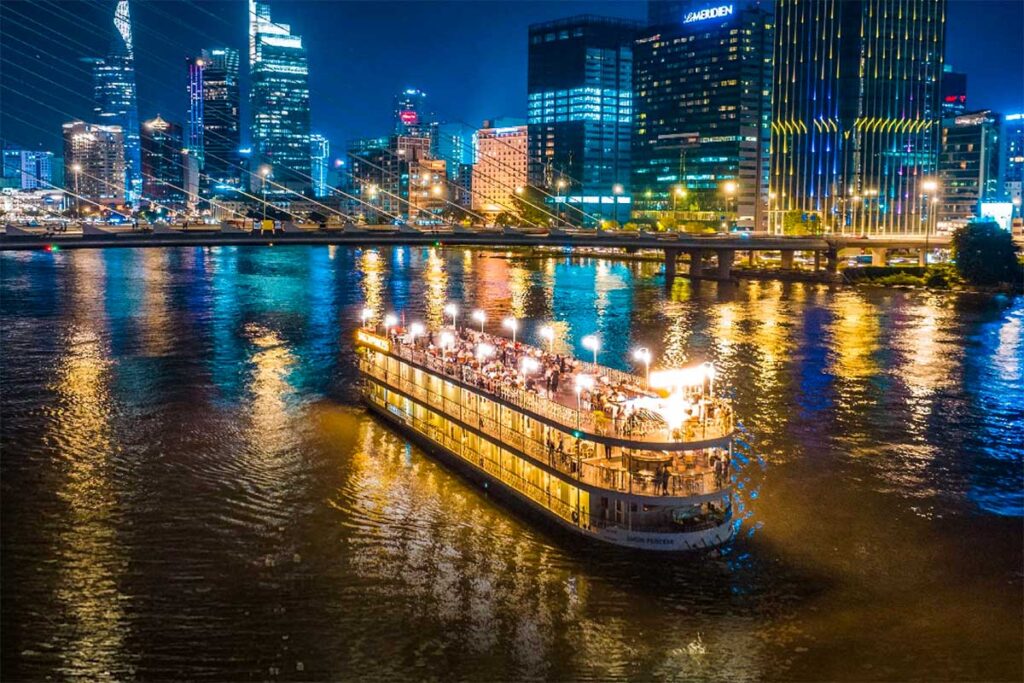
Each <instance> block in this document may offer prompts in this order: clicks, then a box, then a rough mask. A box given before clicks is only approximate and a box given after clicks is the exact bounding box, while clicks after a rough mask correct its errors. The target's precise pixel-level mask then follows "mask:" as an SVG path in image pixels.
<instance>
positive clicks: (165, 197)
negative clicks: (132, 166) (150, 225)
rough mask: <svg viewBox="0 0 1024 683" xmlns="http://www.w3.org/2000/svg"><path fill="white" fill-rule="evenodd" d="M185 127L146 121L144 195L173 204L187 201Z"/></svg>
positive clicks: (143, 170)
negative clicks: (183, 145)
mask: <svg viewBox="0 0 1024 683" xmlns="http://www.w3.org/2000/svg"><path fill="white" fill-rule="evenodd" d="M184 150H185V148H183V147H182V139H181V126H179V125H178V124H176V123H170V122H168V121H165V120H164V119H162V118H161V117H160V115H159V114H157V116H156V118H155V119H150V120H149V121H144V122H143V123H142V198H143V199H144V200H149V201H150V202H152V203H155V204H158V205H169V206H173V207H177V206H180V205H182V204H184V203H185V168H186V162H185V161H184V160H183V157H185V156H188V155H189V154H192V152H191V150H188V151H187V152H185V151H184Z"/></svg>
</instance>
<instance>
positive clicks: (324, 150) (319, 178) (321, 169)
mask: <svg viewBox="0 0 1024 683" xmlns="http://www.w3.org/2000/svg"><path fill="white" fill-rule="evenodd" d="M330 155H331V144H330V142H328V141H327V138H325V137H324V136H323V135H317V134H313V135H310V136H309V158H310V169H311V171H312V175H313V196H314V197H326V196H327V195H329V194H330V193H331V188H330V186H329V185H328V184H327V167H328V163H329V161H328V158H329V157H330Z"/></svg>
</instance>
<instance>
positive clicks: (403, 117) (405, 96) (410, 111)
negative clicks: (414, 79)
mask: <svg viewBox="0 0 1024 683" xmlns="http://www.w3.org/2000/svg"><path fill="white" fill-rule="evenodd" d="M433 123H434V115H433V114H431V113H430V112H429V111H428V110H427V94H426V93H425V92H423V91H422V90H420V89H418V88H406V89H405V90H403V91H402V92H400V93H398V94H397V95H395V135H428V134H429V132H430V126H431V124H433Z"/></svg>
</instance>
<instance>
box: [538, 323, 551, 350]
mask: <svg viewBox="0 0 1024 683" xmlns="http://www.w3.org/2000/svg"><path fill="white" fill-rule="evenodd" d="M539 334H540V336H541V339H543V340H544V341H546V342H547V343H548V353H554V352H555V330H554V329H553V328H552V327H551V326H550V325H545V326H544V327H542V328H540V332H539Z"/></svg>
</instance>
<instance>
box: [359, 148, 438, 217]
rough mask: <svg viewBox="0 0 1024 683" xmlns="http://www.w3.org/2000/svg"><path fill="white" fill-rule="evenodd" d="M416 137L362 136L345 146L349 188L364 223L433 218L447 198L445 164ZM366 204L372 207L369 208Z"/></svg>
mask: <svg viewBox="0 0 1024 683" xmlns="http://www.w3.org/2000/svg"><path fill="white" fill-rule="evenodd" d="M430 147H431V140H430V138H429V137H426V136H420V135H392V136H390V137H388V138H367V139H364V140H358V141H356V142H354V143H353V144H351V145H350V146H349V156H350V157H351V169H352V189H353V193H354V194H355V195H356V196H359V197H360V198H361V199H363V201H365V202H366V203H367V204H369V206H367V205H366V204H362V205H360V206H359V207H357V210H358V211H359V212H361V213H362V214H363V215H364V216H365V217H366V218H367V220H368V221H370V222H374V221H378V220H379V221H383V222H393V221H396V220H407V221H416V222H421V223H423V222H431V221H434V220H435V218H436V217H437V214H439V213H440V212H441V211H442V210H443V208H444V206H446V205H447V201H446V200H448V199H449V198H450V197H449V194H450V191H449V188H448V187H447V182H446V179H447V164H446V163H445V161H444V160H442V159H434V158H432V156H431V154H430ZM371 207H372V208H371Z"/></svg>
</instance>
